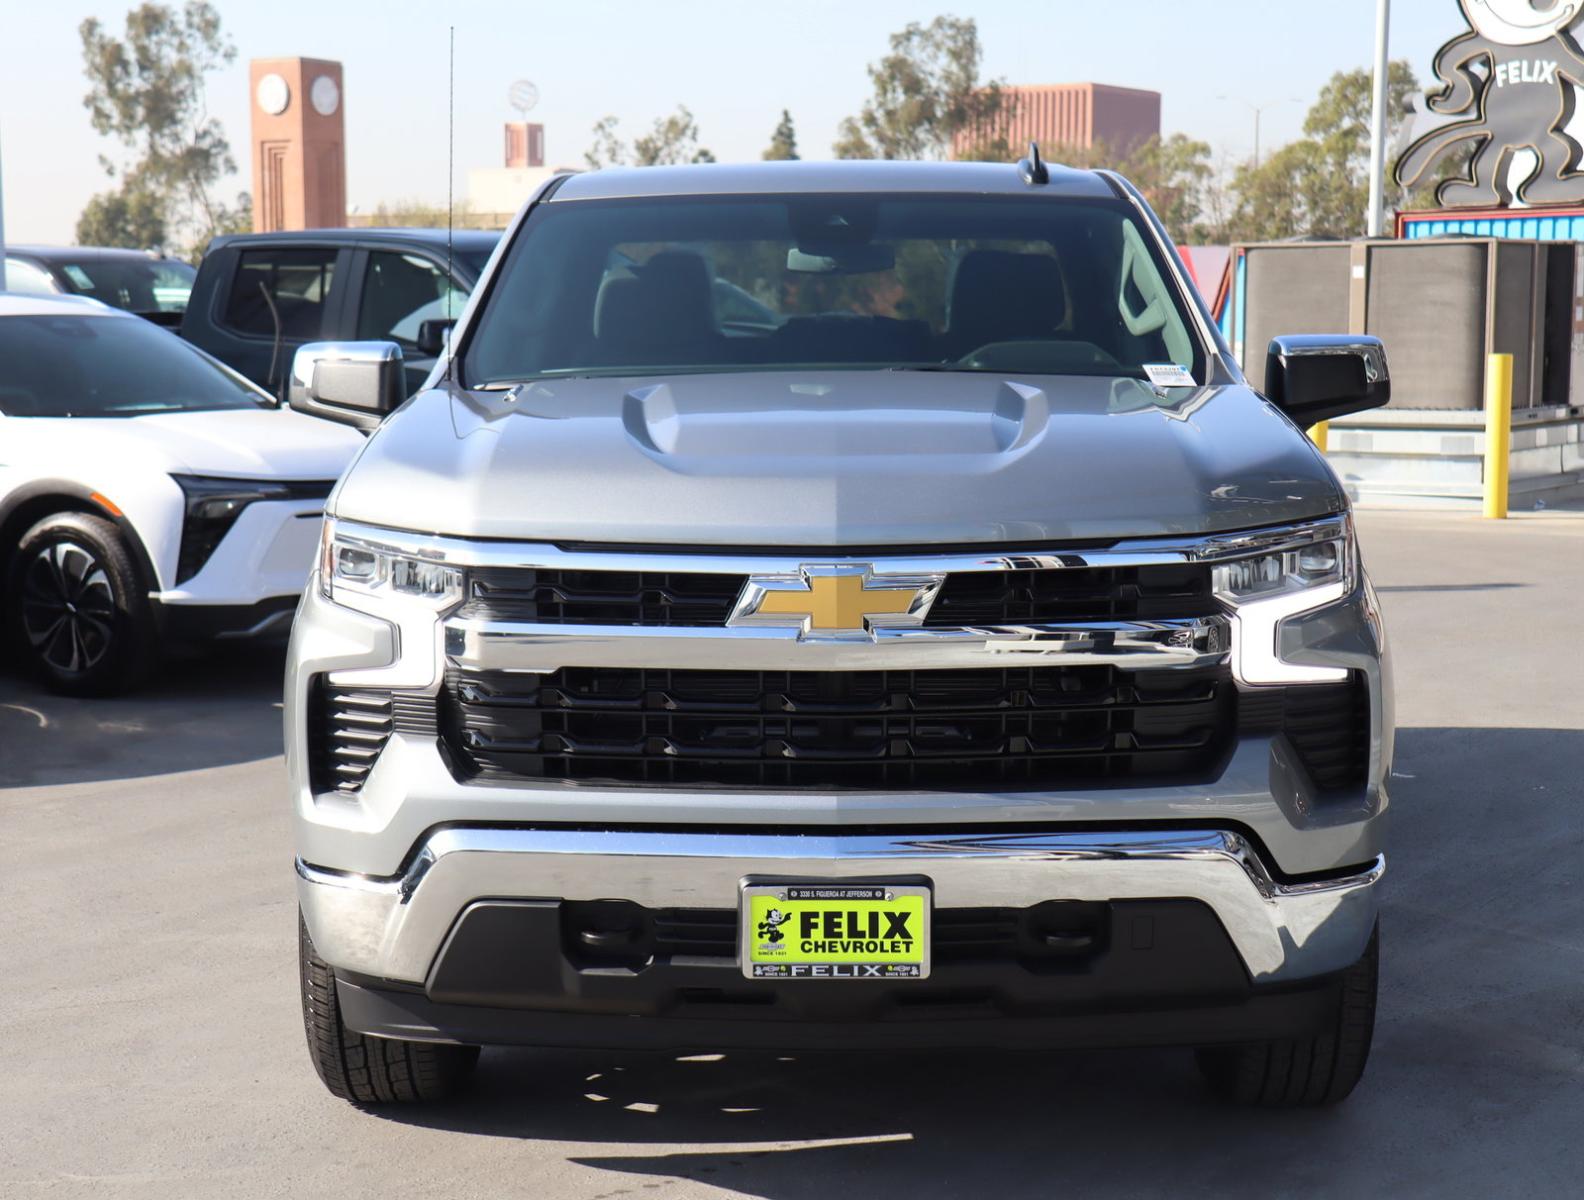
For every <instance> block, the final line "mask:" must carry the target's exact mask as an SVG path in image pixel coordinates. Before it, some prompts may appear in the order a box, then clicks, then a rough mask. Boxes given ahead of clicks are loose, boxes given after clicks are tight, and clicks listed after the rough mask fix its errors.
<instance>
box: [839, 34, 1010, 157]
mask: <svg viewBox="0 0 1584 1200" xmlns="http://www.w3.org/2000/svg"><path fill="white" fill-rule="evenodd" d="M982 57H983V51H982V49H981V47H980V45H979V27H978V25H977V24H975V22H974V21H973V19H972V18H968V19H961V18H958V17H952V16H940V17H936V18H935V19H934V20H933V21H931V22H930V23H929V24H928V25H920V24H918V23H917V22H914V23H912V24H910V25H909V26H908V27H907V28H906V29H904V30H902V31H901V32H900V33H894V34H892V35H891V53H889V54H888V55H886V56H885V57H884V58H882V59H881V60H880V61H879V62H877V63H872V64H870V66H869V80H870V82H871V83H872V84H873V85H874V95H873V96H872V97H871V98H870V99H869V100H868V101H867V102H866V103H865V104H864V106H863V110H862V111H861V112H860V113H859V114H858V115H857V116H856V117H848V118H847V119H846V120H844V121H843V122H842V124H841V130H840V136H839V138H838V139H837V142H836V145H835V152H836V157H837V158H934V159H939V158H948V157H951V155H952V149H953V146H954V144H955V143H956V142H957V141H958V140H959V138H961V139H963V140H965V141H967V142H969V143H970V145H972V146H973V147H975V153H978V147H980V146H982V145H983V144H984V143H986V142H993V141H994V140H995V136H996V130H997V128H998V127H999V125H1000V123H1001V119H1002V117H1003V115H1004V114H1005V113H1006V112H1007V111H1008V97H1007V95H1006V92H1005V89H1004V87H1003V85H1002V84H1001V83H1000V82H999V81H993V82H991V83H989V84H981V83H980V82H979V64H980V60H981V59H982ZM1003 143H1004V139H1003Z"/></svg>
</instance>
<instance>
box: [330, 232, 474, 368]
mask: <svg viewBox="0 0 1584 1200" xmlns="http://www.w3.org/2000/svg"><path fill="white" fill-rule="evenodd" d="M467 297H468V294H467V292H466V291H465V290H464V289H463V288H460V287H458V286H457V285H456V284H455V283H454V282H451V281H448V280H447V279H446V275H445V271H444V269H443V268H442V267H440V266H439V265H438V264H437V263H434V262H432V261H430V260H429V259H427V258H425V257H423V256H422V255H420V254H401V253H398V252H396V251H390V250H371V251H370V252H369V256H368V272H367V273H366V274H365V275H364V277H363V295H362V300H361V303H360V304H359V306H358V322H357V336H358V340H359V341H392V342H396V343H398V344H400V345H401V346H402V347H403V348H404V349H409V350H410V349H413V348H414V347H415V346H416V345H417V344H418V327H419V326H420V325H421V324H422V323H423V322H425V321H430V320H441V319H452V320H454V319H455V318H456V317H458V316H459V315H461V312H462V307H463V305H465V304H466V303H467Z"/></svg>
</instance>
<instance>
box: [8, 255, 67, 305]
mask: <svg viewBox="0 0 1584 1200" xmlns="http://www.w3.org/2000/svg"><path fill="white" fill-rule="evenodd" d="M4 282H5V287H4V289H0V290H4V291H8V292H16V293H18V294H19V295H23V296H57V295H59V294H60V288H58V287H56V286H55V280H54V279H53V278H51V277H50V273H49V272H48V271H46V270H44V269H43V268H42V267H35V266H34V265H33V264H32V263H29V262H23V261H22V260H21V259H17V258H8V259H6V260H5V281H4Z"/></svg>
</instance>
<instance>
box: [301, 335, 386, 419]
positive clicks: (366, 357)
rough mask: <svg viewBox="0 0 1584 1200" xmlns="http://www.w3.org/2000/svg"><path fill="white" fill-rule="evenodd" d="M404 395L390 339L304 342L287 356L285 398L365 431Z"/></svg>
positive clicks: (313, 413)
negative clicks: (289, 366) (289, 370)
mask: <svg viewBox="0 0 1584 1200" xmlns="http://www.w3.org/2000/svg"><path fill="white" fill-rule="evenodd" d="M405 395H406V387H405V380H404V378H403V369H402V352H401V347H400V346H398V345H397V344H396V343H395V342H309V343H308V344H307V345H306V346H303V347H301V348H299V349H298V351H297V354H296V356H295V357H294V358H293V359H292V373H291V387H290V390H289V392H288V395H287V402H288V403H289V404H290V405H291V406H292V407H293V408H295V409H296V410H297V411H298V412H302V413H307V414H308V415H309V416H314V417H323V418H324V419H325V420H327V421H336V422H339V423H340V424H342V425H351V426H352V427H353V428H354V429H361V430H363V431H365V432H368V431H370V430H374V429H377V428H378V427H379V424H380V422H381V421H383V420H384V419H385V418H386V416H388V415H389V414H390V413H392V412H394V411H395V410H396V409H397V407H398V406H400V404H401V402H402V400H403V398H404V397H405Z"/></svg>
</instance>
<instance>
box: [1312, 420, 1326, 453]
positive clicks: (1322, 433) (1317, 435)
mask: <svg viewBox="0 0 1584 1200" xmlns="http://www.w3.org/2000/svg"><path fill="white" fill-rule="evenodd" d="M1309 440H1310V441H1311V442H1313V443H1314V444H1315V449H1316V450H1318V451H1320V453H1321V454H1324V453H1325V452H1326V449H1327V443H1328V442H1330V440H1331V422H1330V421H1321V422H1320V424H1318V425H1311V426H1309Z"/></svg>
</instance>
